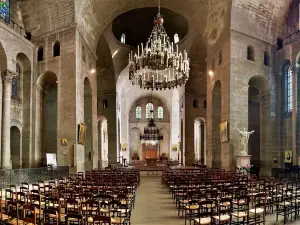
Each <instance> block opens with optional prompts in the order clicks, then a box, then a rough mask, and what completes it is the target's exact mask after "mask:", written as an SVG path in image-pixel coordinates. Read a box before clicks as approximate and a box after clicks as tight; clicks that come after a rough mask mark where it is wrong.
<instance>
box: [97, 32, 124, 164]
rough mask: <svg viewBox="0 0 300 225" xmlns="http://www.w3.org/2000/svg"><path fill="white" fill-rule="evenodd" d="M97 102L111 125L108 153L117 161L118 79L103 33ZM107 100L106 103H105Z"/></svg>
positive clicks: (99, 60)
mask: <svg viewBox="0 0 300 225" xmlns="http://www.w3.org/2000/svg"><path fill="white" fill-rule="evenodd" d="M96 54H97V61H96V67H97V69H96V70H97V102H98V110H97V111H98V112H97V114H98V116H99V115H103V116H104V117H105V118H106V119H107V123H108V124H109V127H108V128H107V135H108V137H109V138H108V139H109V142H108V149H107V151H108V154H109V160H110V162H111V163H116V162H117V157H118V155H119V152H118V148H119V144H117V143H118V137H117V135H118V133H117V132H118V131H117V126H118V124H117V120H116V118H117V110H116V108H117V107H116V80H115V71H114V65H113V62H112V55H111V52H110V48H109V45H108V43H107V41H106V39H105V37H104V36H103V35H102V36H101V37H100V39H99V42H98V46H97V50H96ZM104 100H105V104H102V103H104Z"/></svg>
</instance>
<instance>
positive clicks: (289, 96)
mask: <svg viewBox="0 0 300 225" xmlns="http://www.w3.org/2000/svg"><path fill="white" fill-rule="evenodd" d="M285 94H286V98H285V101H286V102H285V106H286V112H288V113H289V112H292V110H293V72H292V69H291V67H287V68H286V71H285Z"/></svg>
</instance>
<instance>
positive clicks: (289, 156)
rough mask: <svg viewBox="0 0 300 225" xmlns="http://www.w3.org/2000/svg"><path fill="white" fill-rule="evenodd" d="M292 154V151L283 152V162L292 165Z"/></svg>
mask: <svg viewBox="0 0 300 225" xmlns="http://www.w3.org/2000/svg"><path fill="white" fill-rule="evenodd" d="M292 157H293V152H292V150H288V151H285V152H284V162H285V163H292Z"/></svg>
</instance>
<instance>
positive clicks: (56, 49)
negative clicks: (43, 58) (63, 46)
mask: <svg viewBox="0 0 300 225" xmlns="http://www.w3.org/2000/svg"><path fill="white" fill-rule="evenodd" d="M56 56H60V42H59V41H55V42H54V43H53V57H56Z"/></svg>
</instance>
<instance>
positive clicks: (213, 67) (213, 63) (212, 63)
mask: <svg viewBox="0 0 300 225" xmlns="http://www.w3.org/2000/svg"><path fill="white" fill-rule="evenodd" d="M211 70H212V71H215V58H213V59H212V60H211Z"/></svg>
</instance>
